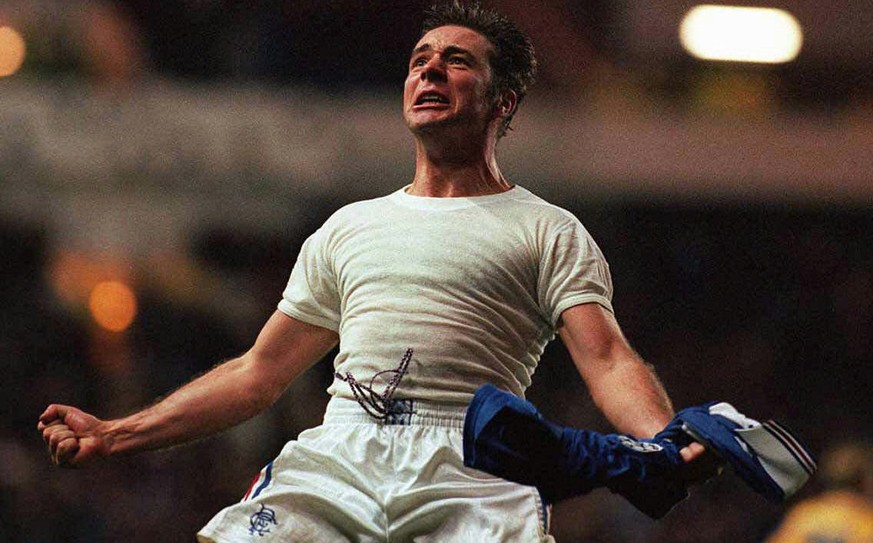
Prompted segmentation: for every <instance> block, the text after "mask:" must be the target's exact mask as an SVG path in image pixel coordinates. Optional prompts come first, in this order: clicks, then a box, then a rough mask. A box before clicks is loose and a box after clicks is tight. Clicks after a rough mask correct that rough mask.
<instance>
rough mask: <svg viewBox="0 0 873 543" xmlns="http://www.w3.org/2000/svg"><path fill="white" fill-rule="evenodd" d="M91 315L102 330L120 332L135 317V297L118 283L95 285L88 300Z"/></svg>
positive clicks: (104, 282)
mask: <svg viewBox="0 0 873 543" xmlns="http://www.w3.org/2000/svg"><path fill="white" fill-rule="evenodd" d="M88 307H89V308H90V309H91V315H92V316H93V317H94V320H95V321H96V322H97V324H99V325H100V326H101V327H102V328H105V329H107V330H110V331H112V332H121V331H122V330H125V329H126V328H127V327H128V326H130V324H131V323H132V322H133V319H134V317H136V296H135V295H134V293H133V291H132V290H131V289H130V287H128V286H127V285H125V284H124V283H121V282H119V281H103V282H101V283H97V285H95V286H94V289H93V290H92V291H91V296H90V297H89V299H88Z"/></svg>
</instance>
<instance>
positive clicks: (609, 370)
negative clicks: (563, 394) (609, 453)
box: [558, 303, 673, 437]
mask: <svg viewBox="0 0 873 543" xmlns="http://www.w3.org/2000/svg"><path fill="white" fill-rule="evenodd" d="M558 332H559V333H560V335H561V339H562V340H563V341H564V344H565V345H566V346H567V350H568V351H569V352H570V356H571V357H572V358H573V362H574V363H575V364H576V367H577V368H578V370H579V373H580V374H581V375H582V378H583V379H584V380H585V384H586V385H587V386H588V389H589V391H590V393H591V397H592V399H593V400H594V404H595V405H596V406H597V408H598V409H600V410H601V411H602V412H603V414H604V415H605V416H606V418H607V419H608V420H609V422H611V423H612V424H613V425H614V426H615V427H616V429H618V430H619V431H620V432H624V433H628V434H631V435H634V436H637V437H651V436H653V435H654V434H656V433H657V432H659V431H660V430H662V429H663V428H664V426H666V424H667V423H668V422H670V419H671V418H673V406H672V405H671V403H670V398H669V397H668V396H667V392H666V391H665V390H664V387H663V386H662V385H661V382H660V381H659V380H658V378H657V376H656V375H655V372H654V370H653V369H652V367H651V366H649V365H648V364H646V363H645V362H644V361H643V360H642V359H641V358H640V357H639V355H637V353H636V352H634V350H633V349H632V348H631V347H630V345H629V344H628V342H627V340H626V339H625V337H624V335H623V334H622V332H621V329H620V328H619V326H618V322H616V320H615V317H614V316H613V315H612V313H610V312H609V311H607V310H606V309H605V308H603V307H602V306H600V305H599V304H594V303H591V304H582V305H577V306H574V307H571V308H570V309H567V310H566V311H564V313H563V314H562V315H561V323H560V324H559V327H558Z"/></svg>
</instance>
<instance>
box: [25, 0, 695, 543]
mask: <svg viewBox="0 0 873 543" xmlns="http://www.w3.org/2000/svg"><path fill="white" fill-rule="evenodd" d="M535 66H536V64H535V60H534V56H533V48H532V47H531V45H530V42H529V40H528V39H527V37H526V36H524V35H523V34H522V33H521V32H520V31H519V30H518V29H517V28H516V27H515V26H514V25H513V24H512V23H510V22H509V21H507V20H506V19H504V18H502V17H500V16H498V15H496V14H494V13H492V12H489V11H485V10H482V9H480V8H478V7H476V6H472V7H461V6H459V5H450V6H444V7H439V8H434V9H433V10H431V11H430V12H429V16H428V19H427V21H426V22H425V27H424V33H423V35H422V37H421V39H420V40H419V42H418V43H417V44H416V46H415V48H414V50H413V52H412V56H411V58H410V62H409V74H408V77H407V79H406V82H405V86H404V92H403V115H404V118H405V120H406V123H407V125H408V127H409V129H410V131H411V132H412V134H413V136H414V138H415V160H416V170H415V177H414V178H413V180H412V183H411V184H410V185H409V186H407V187H405V188H404V189H401V190H398V191H397V192H395V193H393V194H391V195H389V196H386V197H383V198H378V199H375V200H370V201H365V202H358V203H356V204H352V205H350V206H346V207H345V208H343V209H340V210H339V211H337V212H336V213H335V214H334V215H333V216H332V217H331V218H329V219H328V221H327V222H326V223H325V224H324V225H323V226H322V227H321V228H320V229H319V230H318V231H316V232H315V233H314V234H313V235H312V236H311V237H310V238H309V239H308V240H307V241H306V243H305V244H304V246H303V248H302V250H301V253H300V256H299V257H298V261H297V263H296V264H295V266H294V269H293V271H292V273H291V277H290V280H289V282H288V286H287V288H286V290H285V292H284V294H283V297H282V300H281V301H280V303H279V307H278V310H277V311H276V312H275V313H274V314H273V315H272V316H271V317H270V319H269V320H268V321H267V323H266V325H265V326H264V328H263V330H262V331H261V333H260V335H259V336H258V338H257V340H256V341H255V344H254V346H253V347H252V348H251V349H250V350H249V351H248V352H246V353H245V354H244V355H242V356H241V357H239V358H237V359H234V360H231V361H229V362H226V363H224V364H222V365H220V366H218V367H216V368H215V369H214V370H212V371H211V372H209V373H207V374H205V375H203V376H202V377H200V378H198V379H196V380H194V381H192V382H191V383H189V384H188V385H186V386H184V387H182V388H181V389H179V390H178V391H176V392H175V393H173V394H171V395H170V396H168V397H167V398H166V399H164V400H162V401H161V402H159V403H157V404H155V405H154V406H152V407H150V408H148V409H145V410H143V411H141V412H139V413H136V414H134V415H131V416H129V417H125V418H122V419H118V420H108V421H104V420H100V419H97V418H95V417H93V416H91V415H89V414H86V413H83V412H82V411H80V410H78V409H75V408H72V407H68V406H60V405H51V406H49V407H48V408H47V409H46V411H45V413H43V415H42V416H41V417H40V422H39V429H40V431H42V432H43V435H44V438H45V439H46V441H47V443H48V444H49V448H50V452H51V455H52V458H53V461H54V462H55V463H56V464H58V465H61V466H79V465H84V464H87V463H89V462H91V461H93V460H96V459H99V458H104V457H107V456H111V455H116V454H128V453H133V452H139V451H143V450H150V449H157V448H161V447H166V446H170V445H173V444H177V443H182V442H185V441H189V440H191V439H195V438H198V437H202V436H206V435H210V434H213V433H215V432H218V431H221V430H223V429H225V428H228V427H230V426H232V425H234V424H237V423H239V422H241V421H243V420H246V419H247V418H249V417H251V416H253V415H255V414H257V413H259V412H260V411H262V410H263V409H265V408H266V407H267V406H269V405H270V404H271V403H272V402H273V401H275V400H276V398H278V396H279V395H280V394H281V393H282V392H283V391H284V390H285V388H286V386H287V385H288V384H289V383H290V382H291V381H292V380H294V379H295V378H296V377H297V376H298V375H300V373H302V372H303V371H304V370H306V369H307V368H309V367H310V366H311V365H313V364H314V363H315V362H316V361H318V360H319V359H320V358H321V357H322V356H324V355H325V353H327V352H328V351H329V350H330V349H331V348H333V347H334V346H335V345H336V344H337V342H339V345H340V349H339V354H338V355H337V357H336V359H335V360H334V366H335V368H336V376H337V379H336V380H335V381H334V383H333V384H332V386H331V387H330V388H329V392H330V393H331V395H332V399H331V401H330V403H329V405H328V408H327V413H326V414H325V420H324V424H323V425H322V426H319V427H318V428H315V429H312V430H308V431H306V432H303V433H302V434H301V435H300V436H299V438H298V440H296V441H292V442H289V443H288V444H287V445H286V447H285V448H284V449H283V451H282V453H281V454H280V455H279V457H278V458H277V459H276V460H275V461H274V462H272V463H270V464H269V465H268V466H267V467H266V468H265V469H264V470H263V471H262V473H261V475H260V476H259V477H258V478H257V479H256V481H255V483H254V484H253V485H252V488H251V489H250V490H249V492H248V493H247V494H246V496H245V497H244V499H243V502H241V503H240V504H237V505H234V506H231V507H229V508H227V509H225V510H223V511H222V512H221V513H219V514H218V515H217V516H216V517H215V518H214V519H213V520H212V521H211V522H210V523H209V524H208V525H207V526H206V527H205V528H204V530H203V531H202V532H201V533H200V534H199V537H200V538H201V540H202V541H237V540H244V539H246V538H248V537H250V536H255V535H256V536H264V537H267V536H275V537H276V540H283V541H326V542H336V541H386V540H391V541H412V540H413V539H414V540H416V541H474V540H479V541H488V542H491V541H494V542H496V541H501V542H502V541H548V540H551V538H550V536H549V535H548V519H547V508H546V507H545V506H544V504H543V503H542V500H541V499H540V496H539V495H538V493H537V492H536V490H535V489H533V488H531V487H526V486H521V485H518V484H514V483H510V482H508V481H505V480H502V479H499V478H496V477H492V476H489V475H486V474H484V473H482V472H478V471H475V470H471V469H468V468H465V467H464V466H463V458H462V451H461V429H462V425H463V418H464V410H465V406H466V404H467V403H469V401H470V399H471V397H472V395H473V392H474V391H475V390H476V389H477V388H478V387H479V386H480V385H483V384H485V383H494V384H496V385H498V386H499V387H500V388H503V389H505V390H509V391H511V392H513V393H514V394H516V395H522V394H523V393H524V389H525V388H526V387H527V386H528V385H529V384H530V378H531V375H532V374H533V372H534V369H535V367H536V364H537V361H538V359H539V357H540V355H541V354H542V351H543V348H544V347H545V345H546V343H547V342H548V341H549V340H550V339H552V338H553V337H554V334H555V332H556V331H557V332H558V333H559V334H560V335H561V338H562V339H563V341H564V342H565V344H566V345H567V348H568V350H569V352H570V353H571V355H572V357H573V360H574V361H575V363H576V365H577V367H578V369H579V371H580V373H581V375H582V377H583V378H584V380H585V382H586V384H587V386H588V388H589V390H590V393H591V395H592V397H593V399H594V402H595V404H596V405H597V406H598V408H599V409H601V410H602V411H603V413H604V414H605V415H606V417H607V418H608V419H609V420H610V421H611V422H612V423H613V424H614V425H615V426H616V428H617V429H618V430H619V431H621V432H624V433H629V434H633V435H635V436H641V437H649V436H651V435H653V434H655V433H656V432H658V431H659V430H661V429H662V428H663V427H664V426H665V424H667V422H669V421H670V419H671V417H672V415H673V412H672V408H671V405H670V401H669V399H668V397H667V395H666V393H665V391H664V389H663V388H662V386H661V384H660V383H659V382H658V380H657V378H656V377H655V375H654V373H653V371H652V370H651V368H650V367H649V366H647V365H646V364H645V363H644V362H643V361H642V360H640V358H639V357H638V356H637V355H636V354H635V353H634V352H633V350H632V349H631V348H630V347H629V345H628V343H627V342H626V340H625V338H624V337H623V336H622V333H621V331H620V329H619V326H618V324H617V322H616V320H615V318H614V316H613V314H612V309H611V302H610V298H611V294H612V285H611V280H610V276H609V271H608V267H607V265H606V262H605V261H604V259H603V256H602V254H601V252H600V250H599V248H598V247H597V245H596V244H595V243H594V241H593V240H592V239H591V237H590V236H589V235H588V233H587V231H586V230H585V229H584V228H583V227H582V225H581V224H580V223H579V221H578V220H577V219H576V218H575V217H573V216H572V215H570V214H569V213H568V212H566V211H564V210H562V209H560V208H557V207H555V206H552V205H550V204H548V203H546V202H545V201H543V200H541V199H539V198H538V197H536V196H534V195H533V194H531V193H530V192H528V191H526V190H525V189H523V188H522V187H520V186H517V185H513V184H512V183H511V182H510V181H508V180H507V179H506V178H505V177H504V176H503V175H502V174H501V172H500V169H499V168H498V165H497V160H496V145H497V141H498V140H499V138H500V137H502V136H503V134H504V133H505V131H506V130H507V129H508V127H509V123H510V121H511V119H512V117H513V115H514V114H515V112H516V110H517V108H518V105H519V103H520V102H521V101H522V100H523V98H524V96H525V94H526V91H527V87H528V85H530V84H531V83H532V81H533V75H534V71H535ZM701 451H702V448H701V447H699V446H697V445H696V444H695V445H694V446H691V447H689V448H687V449H685V450H683V453H682V454H683V458H684V459H685V460H686V461H691V460H693V459H694V458H696V457H698V456H699V455H700V454H701ZM258 539H259V540H260V539H261V538H260V537H258Z"/></svg>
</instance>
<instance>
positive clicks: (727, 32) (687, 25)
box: [679, 5, 803, 64]
mask: <svg viewBox="0 0 873 543" xmlns="http://www.w3.org/2000/svg"><path fill="white" fill-rule="evenodd" d="M679 39H680V41H681V43H682V46H683V47H684V48H685V50H686V51H688V53H689V54H691V55H692V56H694V57H696V58H699V59H703V60H723V61H733V62H754V63H764V64H780V63H785V62H790V61H792V60H794V59H795V58H796V57H797V55H798V53H799V52H800V47H801V45H802V44H803V32H802V30H801V28H800V23H799V22H798V21H797V19H796V18H795V17H794V16H793V15H791V14H790V13H788V12H787V11H784V10H781V9H775V8H760V7H737V6H715V5H700V6H695V7H693V8H691V10H689V11H688V13H687V14H685V17H684V18H683V20H682V24H681V25H680V27H679Z"/></svg>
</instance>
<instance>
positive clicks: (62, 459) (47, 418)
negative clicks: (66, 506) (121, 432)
mask: <svg viewBox="0 0 873 543" xmlns="http://www.w3.org/2000/svg"><path fill="white" fill-rule="evenodd" d="M104 426H105V423H104V421H102V420H100V419H98V418H97V417H94V416H93V415H89V414H88V413H85V412H84V411H82V410H80V409H77V408H75V407H70V406H67V405H57V404H52V405H50V406H48V408H46V410H45V412H43V414H42V415H40V417H39V423H38V424H37V430H39V431H40V432H41V433H42V438H43V440H45V442H46V445H48V448H49V454H51V458H52V462H53V463H54V464H55V465H57V466H62V467H68V468H75V467H81V466H83V465H86V464H88V463H90V462H92V461H94V460H97V459H100V458H105V457H107V456H109V448H110V440H109V438H108V436H107V435H106V433H105V428H104Z"/></svg>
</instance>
